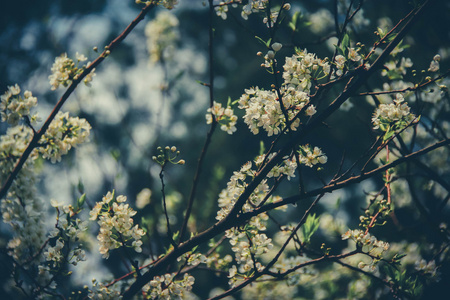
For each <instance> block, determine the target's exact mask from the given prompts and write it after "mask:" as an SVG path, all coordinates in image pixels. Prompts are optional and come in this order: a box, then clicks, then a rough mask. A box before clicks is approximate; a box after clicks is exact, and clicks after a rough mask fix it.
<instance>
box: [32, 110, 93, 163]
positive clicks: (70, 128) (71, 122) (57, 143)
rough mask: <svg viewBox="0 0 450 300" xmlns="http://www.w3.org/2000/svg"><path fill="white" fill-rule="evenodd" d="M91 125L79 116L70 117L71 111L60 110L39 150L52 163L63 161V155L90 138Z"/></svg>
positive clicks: (44, 136) (42, 138)
mask: <svg viewBox="0 0 450 300" xmlns="http://www.w3.org/2000/svg"><path fill="white" fill-rule="evenodd" d="M90 130H91V125H89V123H88V122H87V121H86V120H85V119H80V118H78V117H69V113H68V112H66V113H63V112H58V114H57V115H56V116H55V118H54V119H53V121H52V122H51V123H50V126H49V127H48V129H47V131H46V132H45V134H44V135H43V136H42V137H41V139H40V141H39V143H40V145H41V147H40V148H39V152H40V153H41V154H42V156H43V157H44V158H47V159H50V160H51V162H52V163H55V162H57V161H61V156H62V155H65V154H67V153H68V151H69V150H70V149H71V148H72V147H76V146H77V145H79V144H82V143H84V142H86V141H88V140H89V133H90Z"/></svg>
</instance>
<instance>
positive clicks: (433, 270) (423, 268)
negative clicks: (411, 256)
mask: <svg viewBox="0 0 450 300" xmlns="http://www.w3.org/2000/svg"><path fill="white" fill-rule="evenodd" d="M414 267H415V269H416V270H417V271H419V272H421V273H422V274H425V275H428V276H431V277H433V278H435V280H436V281H439V279H440V278H439V277H440V272H439V270H438V268H437V267H436V261H435V260H430V261H429V262H427V261H426V260H425V259H421V260H419V261H416V263H415V265H414Z"/></svg>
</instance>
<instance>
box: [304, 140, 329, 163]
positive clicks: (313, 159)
mask: <svg viewBox="0 0 450 300" xmlns="http://www.w3.org/2000/svg"><path fill="white" fill-rule="evenodd" d="M299 159H300V163H302V164H304V165H306V166H308V167H310V168H312V167H313V166H314V165H317V164H319V163H320V164H322V165H323V164H326V163H327V161H328V157H327V156H326V155H325V154H324V153H323V152H322V150H321V149H320V148H319V147H314V149H313V148H312V147H311V146H310V145H304V146H301V147H300V149H299Z"/></svg>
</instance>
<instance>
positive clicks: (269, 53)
mask: <svg viewBox="0 0 450 300" xmlns="http://www.w3.org/2000/svg"><path fill="white" fill-rule="evenodd" d="M267 57H268V58H270V59H274V57H275V52H273V51H272V50H269V51H268V52H267Z"/></svg>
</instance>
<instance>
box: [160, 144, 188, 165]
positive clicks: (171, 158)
mask: <svg viewBox="0 0 450 300" xmlns="http://www.w3.org/2000/svg"><path fill="white" fill-rule="evenodd" d="M156 150H157V151H158V155H156V156H153V157H152V159H153V161H155V162H157V163H158V164H160V165H161V166H162V167H164V166H165V165H166V164H167V163H168V162H169V163H171V164H174V165H184V164H185V163H186V161H185V160H184V159H180V160H178V161H176V159H177V158H178V155H180V151H177V147H175V146H172V147H169V146H166V147H164V149H163V148H162V147H158V148H156Z"/></svg>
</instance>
